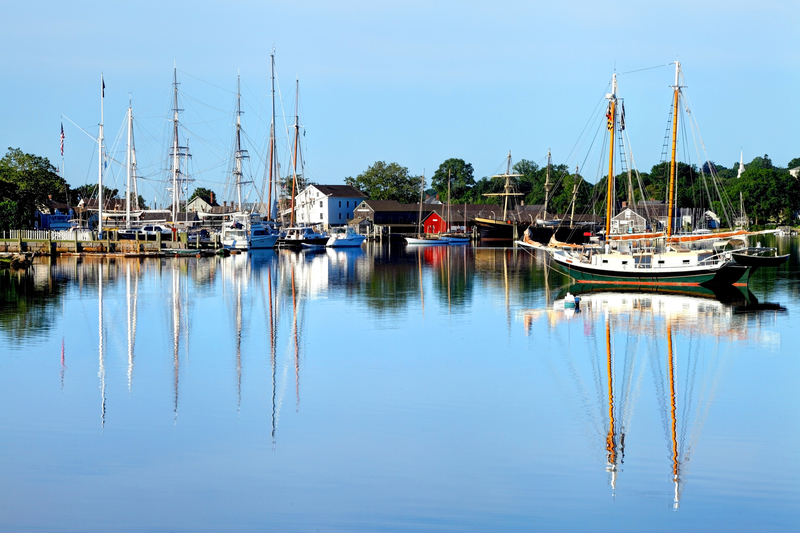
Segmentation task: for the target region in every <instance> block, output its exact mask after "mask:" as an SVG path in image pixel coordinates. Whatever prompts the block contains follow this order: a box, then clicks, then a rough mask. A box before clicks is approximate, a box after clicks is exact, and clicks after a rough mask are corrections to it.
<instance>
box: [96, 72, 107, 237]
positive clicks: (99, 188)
mask: <svg viewBox="0 0 800 533" xmlns="http://www.w3.org/2000/svg"><path fill="white" fill-rule="evenodd" d="M105 95H106V83H105V81H103V73H102V72H101V73H100V131H99V135H98V138H97V235H98V237H100V236H102V235H103V99H104V98H105Z"/></svg>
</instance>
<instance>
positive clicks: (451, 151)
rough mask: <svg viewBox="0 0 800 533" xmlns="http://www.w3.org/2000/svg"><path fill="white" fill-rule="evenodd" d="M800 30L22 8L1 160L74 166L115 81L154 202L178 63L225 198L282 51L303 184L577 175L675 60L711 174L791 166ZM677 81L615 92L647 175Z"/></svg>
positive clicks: (344, 13) (471, 15) (792, 8)
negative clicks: (237, 120)
mask: <svg viewBox="0 0 800 533" xmlns="http://www.w3.org/2000/svg"><path fill="white" fill-rule="evenodd" d="M798 15H800V7H798V5H797V4H796V3H793V2H771V1H766V2H759V3H758V4H757V5H756V3H753V2H715V1H712V2H702V1H700V2H697V1H694V2H688V1H679V2H670V3H658V4H656V3H649V2H617V3H613V4H608V3H600V2H588V1H587V2H583V1H573V2H559V3H550V2H548V3H540V2H497V3H487V2H459V3H450V2H441V3H430V2H415V1H407V2H361V1H351V2H339V3H325V2H282V3H275V2H256V1H251V2H246V1H241V2H211V1H195V2H180V1H179V2H167V3H164V2H154V1H147V0H145V1H139V2H127V3H122V2H87V1H83V2H81V1H73V2H49V1H45V2H27V3H16V4H14V5H8V6H5V7H4V16H3V20H2V21H0V30H2V31H1V32H0V45H2V48H3V50H4V51H5V53H4V54H2V57H0V61H2V67H3V72H4V76H3V77H2V80H0V96H1V97H2V104H0V121H2V128H1V129H0V136H2V139H1V140H0V144H1V145H2V147H3V148H5V147H9V146H13V147H20V148H22V149H23V150H25V151H27V152H32V153H36V154H39V155H44V156H47V157H49V158H50V159H51V161H53V162H54V163H56V164H60V161H61V157H60V155H59V152H58V134H59V122H60V121H61V115H62V114H64V115H66V116H67V117H69V118H70V119H72V120H73V121H75V122H76V123H77V124H79V125H80V126H82V127H83V128H85V129H86V130H87V131H89V132H90V133H92V134H96V131H97V123H98V122H99V98H98V92H99V88H98V86H99V77H100V72H101V71H102V72H103V73H104V75H105V80H106V86H107V89H106V99H105V110H106V120H105V122H106V137H107V139H108V141H109V142H110V143H111V142H113V138H114V137H116V135H117V132H118V131H119V129H120V127H121V125H122V122H123V119H124V115H125V109H126V106H127V100H128V96H129V94H130V95H131V97H132V99H133V105H134V112H135V114H136V115H137V117H139V126H140V127H141V128H142V131H141V132H139V133H137V147H138V148H139V151H140V154H139V158H140V165H141V166H142V167H143V169H145V170H146V172H145V173H146V174H147V175H148V176H149V177H150V178H151V180H150V181H148V182H147V184H149V185H145V186H143V190H144V195H145V197H146V198H147V199H148V200H150V198H151V197H152V196H151V194H152V195H155V190H156V189H157V188H159V187H162V185H161V184H159V183H158V182H157V181H156V180H157V179H158V178H159V177H160V176H159V172H158V169H159V168H160V167H161V166H162V165H163V155H164V152H165V150H166V149H165V148H164V143H165V142H167V141H165V139H167V137H166V123H165V117H166V116H167V109H168V107H169V103H168V98H169V90H170V82H171V78H172V67H173V64H177V67H178V69H179V71H178V76H179V78H180V81H181V91H182V93H181V94H185V98H184V99H183V100H182V107H184V108H185V109H186V111H185V113H184V115H183V117H182V120H183V121H184V122H185V123H186V124H187V129H188V131H189V136H190V146H192V147H193V150H192V151H193V153H194V160H193V163H192V168H193V171H194V173H195V178H196V179H197V181H196V184H197V185H206V186H210V187H212V188H214V189H221V188H222V185H221V184H222V183H223V182H224V180H225V168H226V167H227V160H228V158H227V152H228V150H229V148H230V139H231V131H232V126H231V124H232V122H233V118H232V115H231V111H232V110H233V105H234V99H233V98H234V97H233V91H234V89H235V83H236V74H237V71H238V72H240V73H241V76H242V83H243V98H244V100H245V102H244V106H245V109H246V111H247V112H246V113H245V115H244V117H243V121H244V125H245V129H246V131H247V133H248V139H249V140H250V141H251V144H250V146H249V148H250V150H251V155H253V160H251V163H252V164H253V165H254V166H253V168H254V169H256V167H257V165H256V163H257V159H258V154H259V153H260V152H261V151H262V150H263V146H264V142H265V141H264V138H265V135H266V128H265V126H264V122H263V121H265V120H268V113H267V112H266V109H267V108H266V107H264V106H267V105H268V100H266V97H267V92H266V91H267V83H268V77H269V51H270V49H271V48H272V46H273V45H274V46H275V47H276V50H277V56H276V57H277V59H276V61H277V68H278V78H279V82H280V86H281V92H282V94H283V96H284V105H285V108H286V112H287V114H293V113H292V111H291V106H292V105H293V95H292V92H293V82H294V78H295V76H299V78H300V93H301V96H300V102H301V106H300V107H301V123H302V124H303V126H304V127H305V132H306V136H305V138H304V139H303V140H304V145H305V157H306V169H307V173H308V175H309V176H310V177H311V178H312V179H314V180H315V181H317V182H319V183H331V184H335V183H342V182H343V179H344V177H345V176H355V175H357V174H358V173H359V172H361V171H363V170H364V169H366V168H367V166H369V165H370V164H372V163H373V162H374V161H377V160H385V161H397V162H398V163H400V164H402V165H404V166H407V167H409V169H410V170H411V171H412V172H414V173H422V172H423V170H424V171H425V172H426V174H427V175H430V174H431V173H432V172H433V171H434V170H435V169H436V168H437V167H438V166H439V164H440V163H441V162H442V161H444V160H445V159H447V158H450V157H458V158H463V159H465V160H466V161H468V162H470V163H472V164H473V166H474V168H475V174H476V177H481V176H485V175H490V174H492V173H495V172H497V171H498V170H500V169H501V168H502V166H503V162H504V158H505V156H506V154H507V153H508V150H511V151H512V154H513V157H514V160H518V159H520V158H523V157H524V158H527V159H531V160H534V161H537V162H542V161H543V160H544V158H545V156H546V154H547V150H548V148H550V149H552V152H553V159H554V161H555V162H568V163H569V164H570V165H571V166H574V165H575V164H576V163H578V162H581V161H582V158H583V156H580V157H576V156H570V157H571V159H568V154H569V153H570V151H571V150H572V148H573V146H574V145H575V143H576V141H577V140H578V138H579V136H580V134H581V131H582V129H583V128H584V126H585V124H586V123H587V120H589V118H590V117H591V116H592V111H593V109H594V108H595V106H596V105H597V103H598V101H599V100H600V98H602V95H603V94H604V93H605V91H606V87H607V84H608V82H609V80H610V77H611V74H612V72H614V70H615V68H616V71H617V72H619V73H624V72H628V71H631V70H637V69H642V68H646V67H651V66H655V65H666V64H667V63H669V62H670V61H674V60H675V59H676V58H678V59H680V60H681V62H682V63H683V68H684V74H685V77H686V81H687V83H688V86H689V87H688V89H687V92H688V95H689V97H690V98H691V103H692V106H693V112H694V116H695V118H696V120H697V122H698V124H699V126H700V132H701V134H702V136H703V140H704V142H705V146H706V149H707V151H708V154H709V157H710V158H711V159H712V160H715V161H717V162H718V163H721V164H723V165H725V166H731V165H732V164H733V163H734V162H735V161H738V159H739V153H740V150H743V152H744V158H745V161H749V160H750V159H752V158H753V157H755V156H759V155H763V154H764V153H768V154H769V155H770V157H771V158H772V159H773V161H774V162H775V163H776V164H779V165H786V164H787V162H788V161H789V160H790V159H792V158H794V157H798V156H800V146H798V142H797V140H798V138H797V137H798V136H797V133H796V131H795V130H796V128H795V125H796V123H797V119H798V116H799V115H800V105H798V101H797V100H798V99H797V91H796V87H797V85H798V82H799V81H800V74H798V73H800V69H798V57H797V54H796V51H797V50H798V44H800V43H798V40H799V38H798V33H797V31H796V28H795V27H794V24H795V23H796V21H797V20H798ZM672 78H673V71H672V68H671V67H667V66H665V67H663V68H657V69H652V70H646V71H642V72H637V73H632V74H624V75H621V76H620V77H619V83H620V95H621V96H622V97H624V98H625V105H626V112H627V115H626V119H627V123H628V131H629V134H630V137H631V141H632V144H633V148H634V151H635V155H636V161H637V163H638V167H639V168H640V170H649V168H650V166H652V165H653V164H655V163H657V162H658V161H659V158H660V155H661V147H662V142H663V137H664V130H665V126H666V123H667V114H668V111H669V103H670V90H669V88H668V85H670V84H671V83H672ZM287 122H288V123H291V122H292V118H291V117H289V118H287ZM64 123H65V130H66V135H67V148H66V159H65V165H66V168H67V179H68V181H69V182H70V183H71V184H72V185H73V186H75V185H79V184H81V183H84V182H86V181H87V180H90V181H93V180H95V178H96V168H95V167H92V163H93V162H96V155H95V156H94V159H93V148H92V141H91V139H89V138H88V137H87V136H85V135H84V134H83V133H81V132H80V130H78V129H77V128H76V127H74V126H73V125H72V124H70V123H69V122H68V121H66V120H65V121H64ZM279 124H281V125H282V119H279ZM120 155H121V154H120ZM696 159H697V158H696V157H694V160H695V161H696ZM282 164H283V165H284V168H286V166H287V165H288V160H287V158H286V157H285V156H282ZM254 171H255V172H256V174H257V175H256V179H261V175H260V171H257V170H254ZM595 173H596V170H595V169H591V170H587V171H585V172H584V174H585V175H586V176H587V178H588V179H589V180H590V181H593V180H594V178H595V176H594V174H595ZM113 179H117V178H113ZM147 187H152V188H153V189H152V192H148V191H147Z"/></svg>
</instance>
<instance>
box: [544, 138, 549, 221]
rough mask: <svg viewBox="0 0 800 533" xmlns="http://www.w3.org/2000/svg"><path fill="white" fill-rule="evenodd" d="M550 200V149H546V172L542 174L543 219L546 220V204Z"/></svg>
mask: <svg viewBox="0 0 800 533" xmlns="http://www.w3.org/2000/svg"><path fill="white" fill-rule="evenodd" d="M549 200H550V149H549V148H548V149H547V172H545V175H544V219H545V220H547V204H548V203H549Z"/></svg>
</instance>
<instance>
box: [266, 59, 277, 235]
mask: <svg viewBox="0 0 800 533" xmlns="http://www.w3.org/2000/svg"><path fill="white" fill-rule="evenodd" d="M269 57H270V65H271V71H272V74H271V78H270V79H271V80H272V123H271V124H270V128H269V192H268V193H267V209H268V210H269V213H267V219H268V220H272V219H273V215H272V190H273V189H274V184H273V181H272V179H273V178H272V176H273V168H274V164H275V47H273V48H272V54H271V55H270V56H269Z"/></svg>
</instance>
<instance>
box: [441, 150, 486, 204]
mask: <svg viewBox="0 0 800 533" xmlns="http://www.w3.org/2000/svg"><path fill="white" fill-rule="evenodd" d="M448 176H449V179H450V201H451V203H464V202H465V201H466V200H467V199H468V198H469V197H470V196H471V195H470V193H471V192H472V188H473V187H474V186H475V178H474V176H473V170H472V164H471V163H466V162H465V161H464V160H463V159H454V158H451V159H448V160H446V161H445V162H444V163H442V164H441V165H439V168H438V169H437V170H436V172H434V173H433V176H432V177H431V186H432V187H433V188H434V189H435V190H436V192H437V193H438V194H439V198H440V199H441V200H442V201H445V200H446V198H447V181H448Z"/></svg>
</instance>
